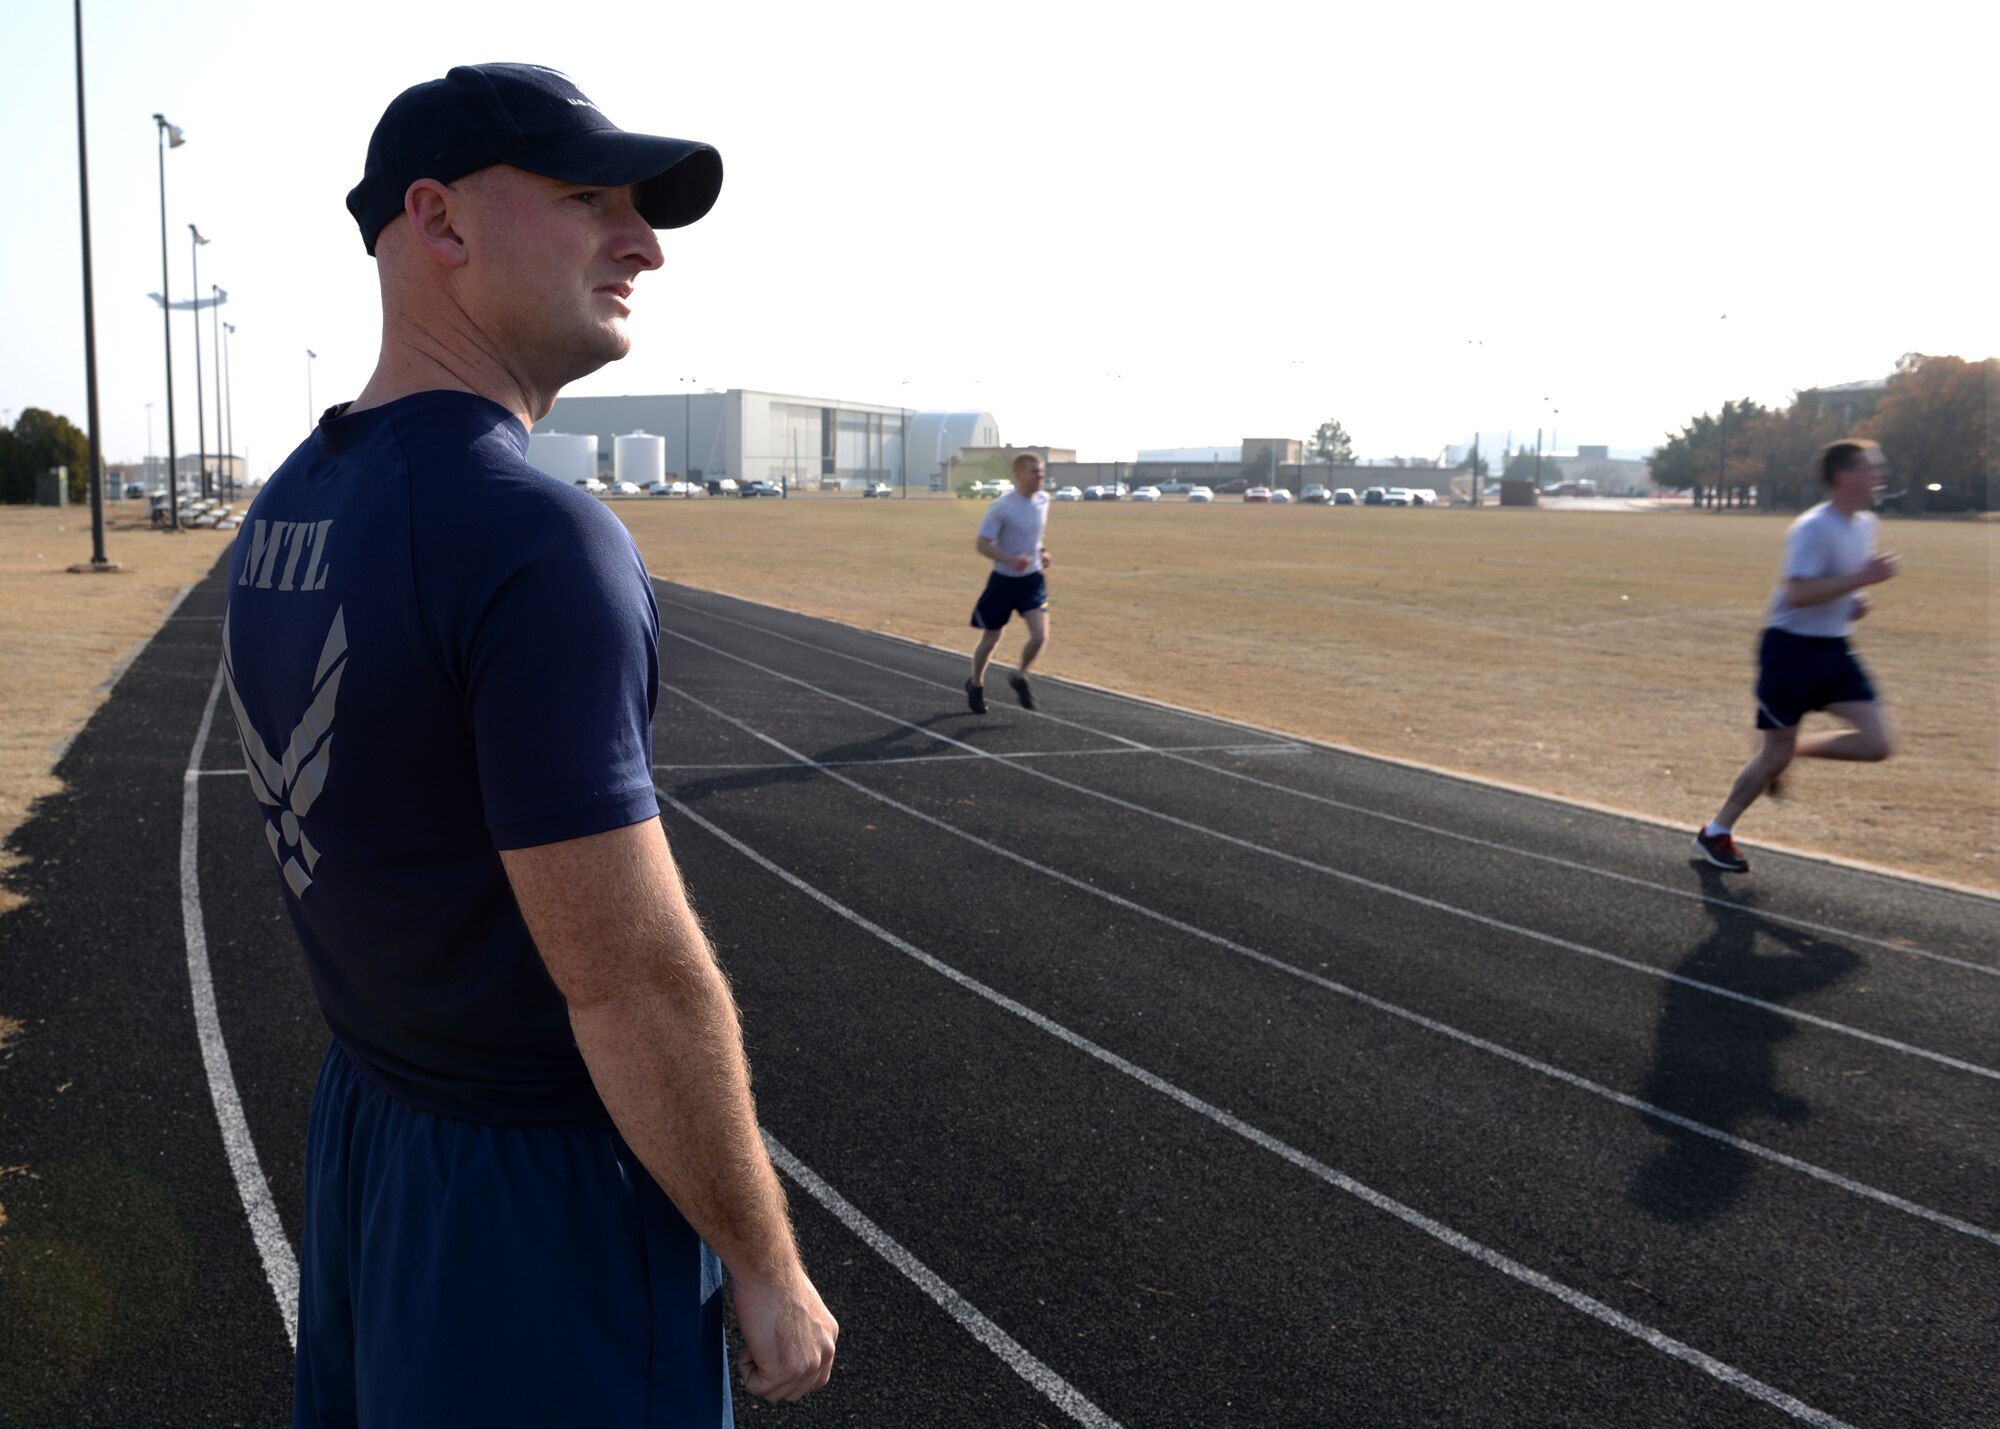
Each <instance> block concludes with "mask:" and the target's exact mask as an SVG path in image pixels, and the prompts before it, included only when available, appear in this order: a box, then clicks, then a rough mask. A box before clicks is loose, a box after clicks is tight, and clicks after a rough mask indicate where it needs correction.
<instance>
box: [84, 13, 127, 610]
mask: <svg viewBox="0 0 2000 1429" xmlns="http://www.w3.org/2000/svg"><path fill="white" fill-rule="evenodd" d="M75 10H76V177H77V189H78V191H79V193H80V194H81V196H82V199H83V368H84V387H85V394H86V395H85V399H84V401H85V407H86V416H85V418H84V420H86V421H87V422H89V423H90V458H89V460H90V569H92V570H94V571H103V570H116V569H118V568H117V567H116V566H114V565H112V564H111V562H109V561H107V560H106V559H105V558H104V458H103V452H102V448H101V447H100V446H99V445H98V438H97V312H96V308H95V305H94V302H93V297H92V291H91V282H90V152H89V146H88V145H87V144H86V143H85V142H84V133H83V0H76V4H75Z"/></svg>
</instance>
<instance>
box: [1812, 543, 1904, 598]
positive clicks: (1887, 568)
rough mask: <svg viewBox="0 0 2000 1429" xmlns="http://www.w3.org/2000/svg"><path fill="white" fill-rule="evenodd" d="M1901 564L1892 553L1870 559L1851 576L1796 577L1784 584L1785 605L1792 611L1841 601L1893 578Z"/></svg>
mask: <svg viewBox="0 0 2000 1429" xmlns="http://www.w3.org/2000/svg"><path fill="white" fill-rule="evenodd" d="M1900 564H1902V563H1901V561H1900V560H1898V558H1897V557H1896V555H1895V554H1894V553H1893V552H1889V551H1885V552H1883V553H1882V554H1881V555H1879V556H1871V557H1869V559H1868V564H1867V565H1865V566H1863V567H1862V568H1861V569H1860V570H1858V571H1856V572H1855V573H1854V574H1853V575H1851V576H1820V577H1817V578H1811V579H1809V578H1806V577H1803V576H1793V577H1792V578H1791V579H1790V580H1788V581H1786V582H1785V604H1787V605H1789V606H1791V607H1792V608H1793V609H1798V608H1799V607H1801V606H1808V605H1825V604H1826V603H1827V602H1828V601H1830V600H1839V599H1840V598H1841V597H1842V596H1844V595H1851V594H1852V593H1853V592H1855V591H1857V590H1860V589H1861V588H1862V587H1863V586H1871V585H1880V584H1881V583H1882V582H1883V581H1886V580H1889V579H1891V578H1893V577H1894V576H1895V574H1896V568H1897V567H1898V566H1899V565H1900Z"/></svg>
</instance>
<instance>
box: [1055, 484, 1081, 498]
mask: <svg viewBox="0 0 2000 1429" xmlns="http://www.w3.org/2000/svg"><path fill="white" fill-rule="evenodd" d="M1056 500H1058V501H1081V500H1083V489H1082V488H1081V487H1076V486H1058V487H1057V488H1056Z"/></svg>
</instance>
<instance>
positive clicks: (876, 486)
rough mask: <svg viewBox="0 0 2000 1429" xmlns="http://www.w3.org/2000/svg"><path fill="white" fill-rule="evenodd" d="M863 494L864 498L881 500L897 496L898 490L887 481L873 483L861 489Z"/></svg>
mask: <svg viewBox="0 0 2000 1429" xmlns="http://www.w3.org/2000/svg"><path fill="white" fill-rule="evenodd" d="M861 494H862V495H863V496H873V497H876V498H878V499H879V498H881V497H884V496H894V495H895V494H896V489H895V488H894V487H893V486H891V485H889V483H888V482H886V481H871V482H869V483H868V484H867V485H866V486H864V487H862V488H861Z"/></svg>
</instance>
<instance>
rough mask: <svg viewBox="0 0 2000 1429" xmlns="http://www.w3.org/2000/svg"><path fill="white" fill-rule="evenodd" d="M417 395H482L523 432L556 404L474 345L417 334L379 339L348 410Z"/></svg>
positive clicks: (361, 408) (551, 395)
mask: <svg viewBox="0 0 2000 1429" xmlns="http://www.w3.org/2000/svg"><path fill="white" fill-rule="evenodd" d="M418 392H469V393H471V394H472V395H473V396H475V397H484V398H485V399H486V400H487V401H489V402H493V403H495V404H497V405H499V406H501V407H504V408H506V409H507V410H508V411H509V412H512V413H513V414H514V417H515V420H517V421H519V422H520V424H521V425H522V426H523V427H524V428H532V427H533V426H534V425H535V423H536V422H538V421H540V420H541V419H542V418H543V417H545V416H547V415H548V412H549V408H550V407H551V406H553V405H554V404H555V393H553V392H551V393H549V394H548V395H547V396H546V397H543V396H542V395H540V394H538V393H536V392H535V391H533V390H532V388H531V385H530V384H529V383H528V382H527V381H526V380H525V379H523V378H522V377H521V376H520V375H518V374H516V373H514V372H511V371H509V370H508V369H507V367H506V365H505V364H504V363H502V362H500V361H499V360H497V359H496V358H495V357H493V356H492V355H491V354H489V353H487V352H485V351H483V350H482V348H481V346H480V345H479V344H478V343H477V342H472V343H462V344H448V343H444V342H440V341H438V340H437V339H436V338H434V337H432V336H431V335H430V334H428V333H422V332H419V333H402V334H386V333H385V334H384V335H383V338H382V352H381V355H380V356H379V357H378V358H377V359H376V362H375V372H374V374H373V375H372V376H371V377H370V378H369V379H368V385H367V386H365V387H363V388H362V389H361V395H360V396H358V397H356V398H355V399H354V401H353V402H351V403H350V404H348V407H347V410H348V411H349V412H365V411H367V410H368V409H369V408H371V407H382V406H387V405H388V404H389V403H391V402H394V401H397V400H398V399H400V398H403V397H409V396H414V395H415V394H416V393H418Z"/></svg>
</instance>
